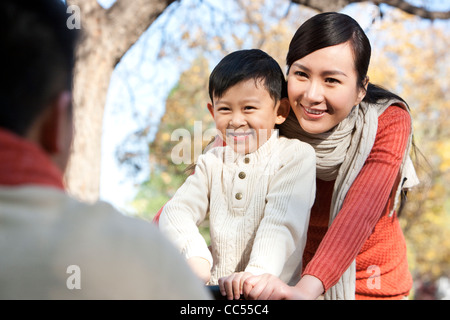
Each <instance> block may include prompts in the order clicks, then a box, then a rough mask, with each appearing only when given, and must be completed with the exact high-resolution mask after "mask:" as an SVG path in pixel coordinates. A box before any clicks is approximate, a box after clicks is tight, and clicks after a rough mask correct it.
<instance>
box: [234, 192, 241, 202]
mask: <svg viewBox="0 0 450 320" xmlns="http://www.w3.org/2000/svg"><path fill="white" fill-rule="evenodd" d="M234 197H235V198H236V199H237V200H241V199H242V193H240V192H238V193H236V195H235V196H234Z"/></svg>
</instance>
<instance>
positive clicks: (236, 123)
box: [230, 113, 247, 128]
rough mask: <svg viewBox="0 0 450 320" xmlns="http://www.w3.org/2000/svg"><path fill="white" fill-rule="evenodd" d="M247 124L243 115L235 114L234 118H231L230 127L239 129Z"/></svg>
mask: <svg viewBox="0 0 450 320" xmlns="http://www.w3.org/2000/svg"><path fill="white" fill-rule="evenodd" d="M246 123H247V122H246V121H245V117H244V115H243V114H241V113H235V114H233V116H232V117H231V120H230V126H231V127H233V128H239V127H241V126H243V125H245V124H246Z"/></svg>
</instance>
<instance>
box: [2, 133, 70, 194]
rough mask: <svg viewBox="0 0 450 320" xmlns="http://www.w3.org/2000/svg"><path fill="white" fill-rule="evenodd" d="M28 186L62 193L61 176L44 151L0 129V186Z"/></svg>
mask: <svg viewBox="0 0 450 320" xmlns="http://www.w3.org/2000/svg"><path fill="white" fill-rule="evenodd" d="M30 184H31V185H41V186H51V187H55V188H58V189H61V190H64V185H63V174H62V172H61V170H60V169H59V168H58V167H57V166H56V165H55V164H54V163H53V162H52V160H51V159H50V157H49V156H48V155H47V154H46V153H45V152H44V150H42V149H41V148H40V147H39V146H37V145H36V144H34V143H32V142H30V141H27V140H25V139H23V138H21V137H19V136H17V135H15V134H14V133H12V132H10V131H7V130H4V129H1V128H0V185H3V186H5V185H6V186H21V185H30Z"/></svg>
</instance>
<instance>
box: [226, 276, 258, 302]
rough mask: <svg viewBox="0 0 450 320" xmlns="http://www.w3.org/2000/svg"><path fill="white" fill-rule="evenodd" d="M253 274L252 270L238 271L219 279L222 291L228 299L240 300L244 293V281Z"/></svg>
mask: <svg viewBox="0 0 450 320" xmlns="http://www.w3.org/2000/svg"><path fill="white" fill-rule="evenodd" d="M252 276H253V275H252V274H251V273H250V272H236V273H233V274H232V275H230V276H228V277H223V278H220V279H219V288H220V293H221V294H222V295H223V296H227V299H228V300H233V298H234V299H235V300H239V299H240V297H241V295H242V294H243V293H244V289H243V287H244V281H245V280H246V279H248V278H250V277H252Z"/></svg>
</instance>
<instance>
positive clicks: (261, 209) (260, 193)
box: [159, 135, 315, 284]
mask: <svg viewBox="0 0 450 320" xmlns="http://www.w3.org/2000/svg"><path fill="white" fill-rule="evenodd" d="M246 159H248V160H246ZM241 173H244V174H245V176H244V175H242V174H241ZM239 174H241V176H239ZM237 194H240V195H242V198H240V197H239V196H238V198H237V197H236V195H237ZM314 195H315V153H314V151H313V149H312V147H311V146H310V145H308V144H305V143H303V142H300V141H299V140H289V139H286V138H283V137H280V138H277V137H276V135H272V137H271V138H270V139H269V140H268V141H267V142H266V143H265V144H264V145H262V146H261V147H260V148H259V149H258V150H257V151H255V152H253V153H250V154H247V155H242V154H237V153H235V152H234V151H232V149H231V148H230V147H217V148H213V149H211V150H210V151H208V152H207V153H206V154H204V155H202V156H201V157H199V159H198V162H197V165H196V168H195V173H194V174H193V175H191V176H189V177H188V178H187V180H186V182H185V183H184V184H183V186H181V187H180V189H179V190H178V191H177V193H176V194H175V196H174V197H173V198H172V199H171V200H170V201H169V202H168V203H167V204H166V205H165V206H164V209H163V212H162V214H161V217H160V220H159V226H160V229H161V230H162V231H163V232H164V233H166V234H167V235H168V236H169V238H170V239H172V241H174V243H175V244H176V245H177V246H178V248H179V249H180V251H181V252H182V253H183V255H184V256H185V257H186V258H190V257H193V256H200V257H203V258H205V259H207V260H210V262H211V263H212V270H211V281H210V283H211V284H217V281H218V279H219V278H220V277H224V276H228V275H230V274H232V273H233V272H239V271H248V272H251V273H252V274H262V273H272V274H274V275H277V276H279V277H280V278H281V279H282V280H283V281H285V282H287V283H291V284H295V283H296V282H298V280H299V279H300V274H301V259H302V255H303V249H304V245H305V243H306V232H307V231H306V228H307V226H308V222H309V213H310V208H311V206H312V204H313V201H314ZM208 211H209V214H210V233H211V249H212V250H211V251H212V255H211V253H210V251H209V250H208V248H207V246H206V243H205V241H204V240H203V238H202V237H201V235H200V234H199V232H198V228H197V225H198V224H199V223H201V221H203V220H204V219H205V217H206V215H207V213H208Z"/></svg>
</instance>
